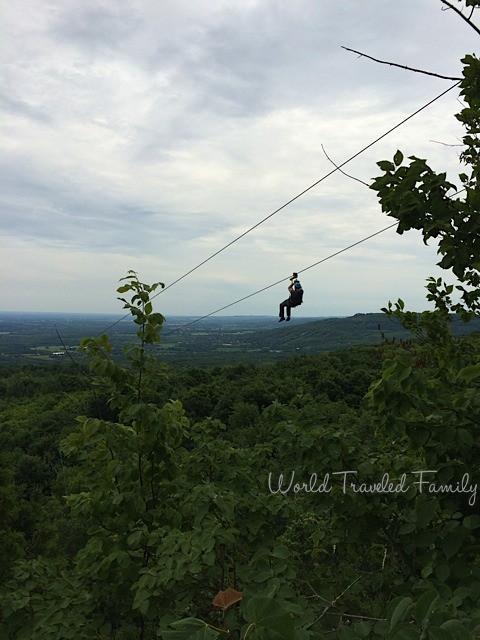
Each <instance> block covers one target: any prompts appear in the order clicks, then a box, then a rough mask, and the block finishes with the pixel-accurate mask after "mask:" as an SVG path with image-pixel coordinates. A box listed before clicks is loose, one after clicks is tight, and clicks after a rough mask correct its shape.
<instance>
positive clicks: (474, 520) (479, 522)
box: [463, 515, 480, 530]
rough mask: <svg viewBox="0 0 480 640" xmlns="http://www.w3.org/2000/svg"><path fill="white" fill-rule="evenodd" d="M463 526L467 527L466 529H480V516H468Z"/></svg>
mask: <svg viewBox="0 0 480 640" xmlns="http://www.w3.org/2000/svg"><path fill="white" fill-rule="evenodd" d="M463 526H464V527H465V529H470V530H473V529H478V527H480V516H477V515H473V516H467V517H466V518H464V520H463Z"/></svg>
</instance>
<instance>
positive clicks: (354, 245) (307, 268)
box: [163, 222, 398, 336]
mask: <svg viewBox="0 0 480 640" xmlns="http://www.w3.org/2000/svg"><path fill="white" fill-rule="evenodd" d="M397 225H398V222H394V223H393V224H391V225H389V226H388V227H385V228H383V229H380V230H379V231H376V232H375V233H372V234H370V235H369V236H366V237H365V238H362V239H361V240H357V242H354V243H353V244H350V245H348V247H344V248H343V249H340V250H339V251H335V253H331V254H330V255H329V256H326V257H325V258H322V259H321V260H317V262H314V263H313V264H311V265H309V266H308V267H304V268H303V269H300V270H299V271H297V273H299V274H300V273H305V271H308V270H309V269H313V267H317V266H318V265H319V264H322V262H326V261H327V260H331V258H334V257H335V256H338V255H340V254H341V253H344V252H345V251H348V250H349V249H353V247H356V246H358V245H359V244H362V242H366V241H367V240H370V239H371V238H374V237H375V236H378V235H380V234H381V233H383V232H384V231H388V229H392V228H393V227H396V226H397ZM290 278H291V276H287V277H286V278H282V279H281V280H277V281H276V282H272V283H271V284H268V285H267V286H266V287H262V288H261V289H258V290H257V291H254V292H253V293H250V294H248V295H247V296H244V297H243V298H239V299H238V300H235V302H230V304H226V305H225V306H223V307H220V308H219V309H215V311H211V312H210V313H207V314H205V315H204V316H201V317H200V318H196V319H195V320H192V321H191V322H187V323H185V324H182V325H181V326H179V327H176V328H175V329H172V330H171V331H169V332H168V333H164V334H163V335H165V336H168V335H171V334H172V333H175V332H176V331H180V330H181V329H185V328H186V327H190V326H192V325H193V324H196V323H197V322H200V321H201V320H205V319H206V318H210V316H213V315H215V314H217V313H220V311H224V310H225V309H229V308H230V307H233V306H234V305H236V304H239V303H240V302H243V301H244V300H248V299H249V298H253V296H256V295H258V294H259V293H263V292H264V291H267V290H268V289H271V288H272V287H276V286H277V285H278V284H281V283H282V282H285V281H286V280H289V279H290Z"/></svg>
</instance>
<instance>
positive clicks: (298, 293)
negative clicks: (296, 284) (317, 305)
mask: <svg viewBox="0 0 480 640" xmlns="http://www.w3.org/2000/svg"><path fill="white" fill-rule="evenodd" d="M302 302H303V289H295V290H294V291H292V293H291V294H290V303H291V305H292V307H298V306H299V305H300V304H302Z"/></svg>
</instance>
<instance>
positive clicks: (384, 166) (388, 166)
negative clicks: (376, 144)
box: [377, 160, 395, 171]
mask: <svg viewBox="0 0 480 640" xmlns="http://www.w3.org/2000/svg"><path fill="white" fill-rule="evenodd" d="M377 165H378V166H379V167H380V169H381V170H382V171H394V170H395V165H393V164H392V163H391V162H389V161H388V160H380V162H377Z"/></svg>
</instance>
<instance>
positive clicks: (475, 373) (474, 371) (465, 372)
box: [457, 363, 480, 382]
mask: <svg viewBox="0 0 480 640" xmlns="http://www.w3.org/2000/svg"><path fill="white" fill-rule="evenodd" d="M476 378H480V363H479V364H471V365H469V366H468V367H464V368H463V369H460V371H459V372H458V375H457V379H458V380H462V381H464V382H471V381H472V380H475V379H476Z"/></svg>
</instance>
